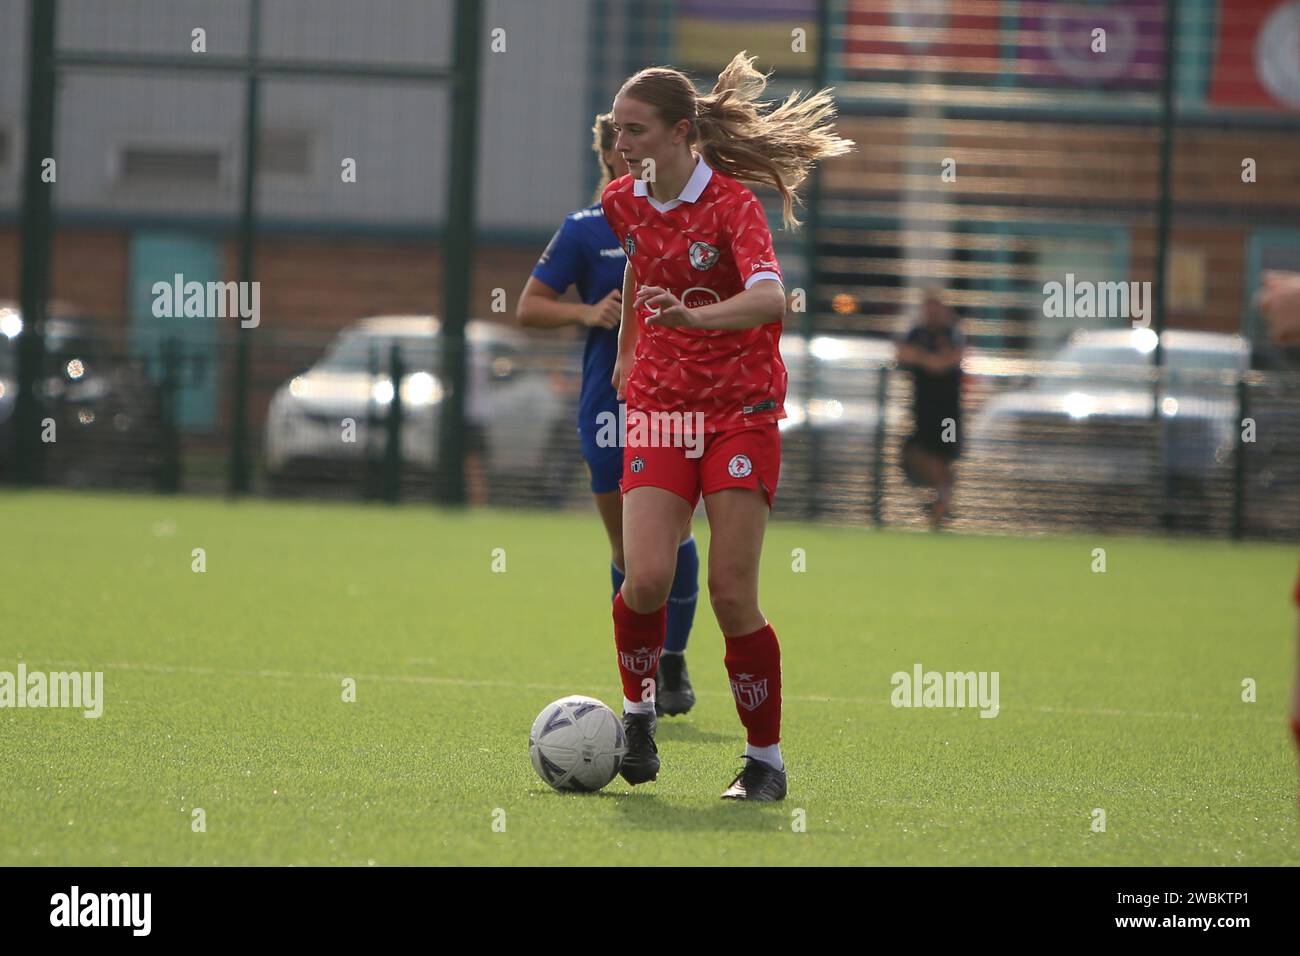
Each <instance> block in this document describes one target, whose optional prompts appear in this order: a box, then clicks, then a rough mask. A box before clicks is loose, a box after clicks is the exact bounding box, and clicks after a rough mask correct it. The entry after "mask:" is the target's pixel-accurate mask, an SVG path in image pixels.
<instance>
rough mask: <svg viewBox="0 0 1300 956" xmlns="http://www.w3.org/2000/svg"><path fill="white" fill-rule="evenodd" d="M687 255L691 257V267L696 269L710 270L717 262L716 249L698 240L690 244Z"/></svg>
mask: <svg viewBox="0 0 1300 956" xmlns="http://www.w3.org/2000/svg"><path fill="white" fill-rule="evenodd" d="M688 253H689V255H690V257H691V265H693V266H695V268H697V269H711V268H713V264H714V263H715V262H717V261H718V247H717V246H711V245H709V244H708V243H707V242H701V241H699V240H696V241H695V242H692V243H691V247H690V249H689V250H688Z"/></svg>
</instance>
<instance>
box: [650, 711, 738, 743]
mask: <svg viewBox="0 0 1300 956" xmlns="http://www.w3.org/2000/svg"><path fill="white" fill-rule="evenodd" d="M665 740H676V741H682V742H684V743H726V742H728V741H730V742H731V743H733V744H735V745H736V746H737V747H738V748H739V749H740V750H744V749H745V731H744V728H742V727H737V728H736V732H735V733H734V734H715V733H713V732H712V731H709V730H700V728H699V727H697V726H695V725H694V724H686V723H680V722H676V721H673V720H672V718H667V717H660V718H659V726H658V729H657V730H656V731H655V742H656V743H663V742H664V741H665Z"/></svg>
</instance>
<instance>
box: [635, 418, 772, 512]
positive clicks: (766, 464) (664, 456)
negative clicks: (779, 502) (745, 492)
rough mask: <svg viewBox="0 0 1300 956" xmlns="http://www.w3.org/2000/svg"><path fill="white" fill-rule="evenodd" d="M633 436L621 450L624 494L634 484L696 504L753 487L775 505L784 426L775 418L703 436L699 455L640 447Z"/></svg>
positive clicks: (689, 450)
mask: <svg viewBox="0 0 1300 956" xmlns="http://www.w3.org/2000/svg"><path fill="white" fill-rule="evenodd" d="M630 438H631V436H630V435H629V441H628V443H627V446H626V447H625V448H624V449H623V480H622V481H620V482H619V487H621V488H622V490H623V494H627V493H628V492H629V491H631V490H632V489H633V488H642V487H647V488H663V489H665V490H666V491H671V492H672V493H673V494H675V495H680V496H681V497H682V498H685V499H686V500H687V501H689V502H690V503H691V507H692V508H694V507H695V506H696V505H697V504H698V503H699V500H700V495H702V494H703V495H711V494H713V493H714V492H715V491H722V490H723V489H724V488H754V489H756V490H758V491H761V492H762V493H763V494H764V496H765V497H766V498H767V506H768V507H769V508H770V507H772V501H773V499H774V498H775V497H776V483H777V479H778V478H779V477H780V474H781V429H780V427H779V426H778V425H777V424H776V423H775V422H773V423H772V424H770V425H759V426H757V427H754V428H736V429H732V430H731V431H725V432H714V433H713V434H711V435H705V436H704V452H703V454H701V455H699V456H698V457H696V458H691V457H689V456H688V453H689V452H692V451H693V450H694V449H692V448H673V447H650V448H647V447H638V446H636V445H634V444H633V443H632V441H631V440H630ZM661 444H664V443H661Z"/></svg>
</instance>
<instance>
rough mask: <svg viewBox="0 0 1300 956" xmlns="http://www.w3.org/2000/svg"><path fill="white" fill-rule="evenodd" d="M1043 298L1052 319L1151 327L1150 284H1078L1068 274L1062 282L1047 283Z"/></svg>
mask: <svg viewBox="0 0 1300 956" xmlns="http://www.w3.org/2000/svg"><path fill="white" fill-rule="evenodd" d="M1043 296H1044V298H1043V315H1044V317H1046V318H1049V319H1129V320H1131V321H1132V322H1133V328H1135V329H1145V328H1146V327H1147V326H1149V325H1150V324H1151V283H1150V282H1092V281H1090V280H1088V279H1081V280H1079V281H1077V282H1076V281H1075V278H1074V273H1073V272H1067V273H1066V275H1065V282H1063V283H1062V282H1047V283H1044V285H1043Z"/></svg>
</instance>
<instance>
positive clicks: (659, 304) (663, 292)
mask: <svg viewBox="0 0 1300 956" xmlns="http://www.w3.org/2000/svg"><path fill="white" fill-rule="evenodd" d="M635 305H636V308H638V309H639V308H641V306H643V305H644V306H646V307H647V308H650V309H655V310H657V311H656V312H655V314H654V315H649V316H646V320H645V324H646V325H662V326H664V327H665V328H669V329H698V328H699V327H700V320H699V317H698V316H697V315H696V314H695V312H694V310H692V309H688V308H686V306H684V305H682V303H681V302H680V301H679V300H678V298H677V296H675V295H673V294H672V293H671V292H669V291H668V290H667V289H664V288H661V287H659V286H657V285H650V286H645V287H643V288H641V289H639V290H638V291H637V294H636V303H635Z"/></svg>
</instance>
